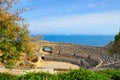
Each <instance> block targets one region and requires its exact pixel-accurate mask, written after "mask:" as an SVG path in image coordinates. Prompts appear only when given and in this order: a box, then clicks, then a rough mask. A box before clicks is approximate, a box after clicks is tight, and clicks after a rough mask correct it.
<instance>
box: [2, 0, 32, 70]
mask: <svg viewBox="0 0 120 80" xmlns="http://www.w3.org/2000/svg"><path fill="white" fill-rule="evenodd" d="M17 2H18V0H0V51H1V53H2V55H1V62H2V63H3V64H4V65H5V66H6V67H7V68H13V67H14V65H15V64H16V62H17V61H18V60H19V58H20V56H21V54H22V53H24V54H26V55H30V54H32V49H31V45H30V44H31V38H30V35H29V30H28V29H27V26H28V25H27V24H26V23H24V18H22V17H21V16H20V14H21V13H22V12H24V11H26V9H16V10H14V6H13V5H15V4H16V3H17Z"/></svg>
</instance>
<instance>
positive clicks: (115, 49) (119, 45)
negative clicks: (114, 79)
mask: <svg viewBox="0 0 120 80" xmlns="http://www.w3.org/2000/svg"><path fill="white" fill-rule="evenodd" d="M109 51H110V53H112V54H120V32H118V34H116V35H115V39H114V42H113V44H112V47H111V48H110V50H109Z"/></svg>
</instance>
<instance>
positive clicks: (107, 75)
mask: <svg viewBox="0 0 120 80" xmlns="http://www.w3.org/2000/svg"><path fill="white" fill-rule="evenodd" d="M0 80H120V70H112V69H107V70H100V71H92V70H88V69H79V70H72V71H69V72H64V73H59V74H49V73H43V72H39V73H28V74H25V75H21V76H15V75H10V74H4V73H0Z"/></svg>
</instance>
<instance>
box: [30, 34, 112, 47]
mask: <svg viewBox="0 0 120 80" xmlns="http://www.w3.org/2000/svg"><path fill="white" fill-rule="evenodd" d="M32 36H35V35H32ZM42 36H43V39H42V40H45V41H50V42H58V43H62V42H63V43H72V44H77V45H89V46H99V47H102V46H106V45H107V44H108V43H110V42H111V41H113V40H114V35H100V34H99V35H98V34H94V35H91V34H88V35H87V34H47V35H42Z"/></svg>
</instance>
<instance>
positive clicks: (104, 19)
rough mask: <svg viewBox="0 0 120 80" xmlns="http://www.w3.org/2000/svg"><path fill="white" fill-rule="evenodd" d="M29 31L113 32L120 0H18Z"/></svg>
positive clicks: (119, 18) (117, 24)
mask: <svg viewBox="0 0 120 80" xmlns="http://www.w3.org/2000/svg"><path fill="white" fill-rule="evenodd" d="M17 6H18V7H26V8H29V9H33V10H31V11H29V12H26V13H23V14H22V15H23V17H25V18H26V19H27V22H28V23H29V24H30V26H29V29H30V31H31V33H32V34H42V35H43V34H101V35H109V34H116V33H117V32H118V30H119V28H120V0H21V2H20V3H19V4H18V5H17Z"/></svg>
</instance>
